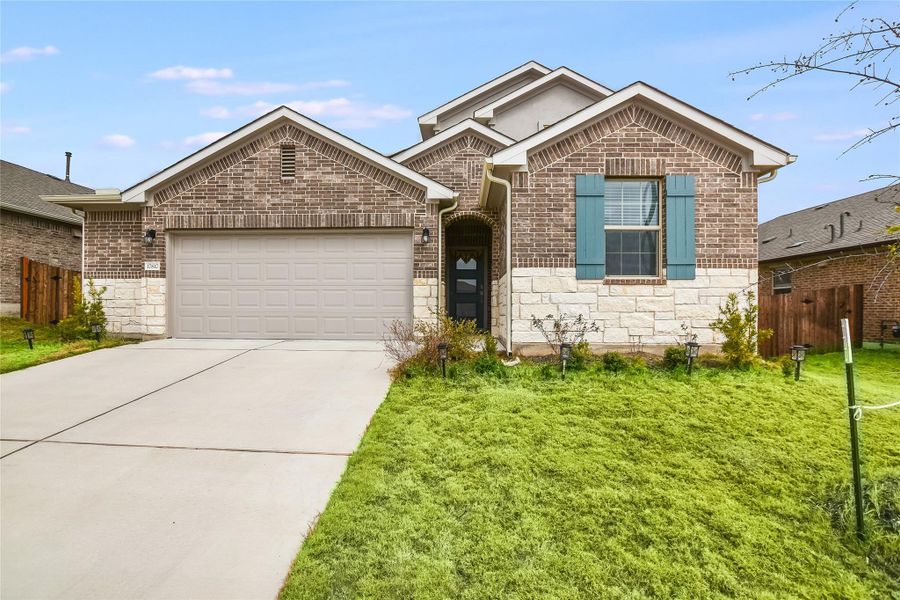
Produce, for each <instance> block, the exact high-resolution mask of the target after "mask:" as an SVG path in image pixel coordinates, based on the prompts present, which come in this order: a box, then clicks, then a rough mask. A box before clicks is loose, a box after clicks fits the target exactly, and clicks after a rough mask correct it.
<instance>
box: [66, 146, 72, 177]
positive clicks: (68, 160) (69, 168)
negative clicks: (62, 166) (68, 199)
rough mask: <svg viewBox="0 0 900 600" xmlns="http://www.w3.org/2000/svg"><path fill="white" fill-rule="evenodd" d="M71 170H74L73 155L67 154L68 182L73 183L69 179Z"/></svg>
mask: <svg viewBox="0 0 900 600" xmlns="http://www.w3.org/2000/svg"><path fill="white" fill-rule="evenodd" d="M71 169H72V153H71V152H66V181H72V180H71V179H69V175H70V170H71Z"/></svg>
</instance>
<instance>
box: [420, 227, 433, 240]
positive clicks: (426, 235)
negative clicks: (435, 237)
mask: <svg viewBox="0 0 900 600" xmlns="http://www.w3.org/2000/svg"><path fill="white" fill-rule="evenodd" d="M430 241H431V232H430V231H428V228H427V227H426V228H425V229H423V230H422V243H423V244H427V243H428V242H430Z"/></svg>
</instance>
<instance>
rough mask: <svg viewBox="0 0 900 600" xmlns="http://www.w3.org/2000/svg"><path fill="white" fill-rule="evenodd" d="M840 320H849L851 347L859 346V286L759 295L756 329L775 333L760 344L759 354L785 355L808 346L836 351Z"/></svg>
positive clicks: (861, 287) (861, 309) (861, 319)
mask: <svg viewBox="0 0 900 600" xmlns="http://www.w3.org/2000/svg"><path fill="white" fill-rule="evenodd" d="M844 318H847V319H849V320H850V332H851V337H852V338H853V344H854V345H855V346H858V345H860V344H862V326H863V286H862V284H857V285H850V286H848V285H845V286H840V287H833V288H827V289H823V290H811V291H808V292H802V291H793V292H791V293H789V294H775V295H772V296H761V297H760V299H759V328H760V329H771V330H773V331H774V332H775V333H774V334H773V335H772V337H771V338H769V340H767V341H766V342H765V343H764V344H761V345H760V348H759V351H760V354H762V355H763V356H765V357H771V356H780V355H782V354H788V353H789V352H790V351H791V346H793V345H795V344H801V345H809V346H810V347H811V351H812V352H828V351H832V350H840V349H841V319H844Z"/></svg>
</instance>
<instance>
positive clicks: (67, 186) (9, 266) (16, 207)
mask: <svg viewBox="0 0 900 600" xmlns="http://www.w3.org/2000/svg"><path fill="white" fill-rule="evenodd" d="M92 192H93V190H92V189H91V188H87V187H84V186H83V185H76V184H74V183H72V182H70V181H68V180H63V179H59V178H58V177H54V176H53V175H47V174H46V173H39V172H37V171H32V170H31V169H29V168H27V167H23V166H21V165H17V164H14V163H11V162H7V161H5V160H3V161H0V247H2V257H0V261H2V262H0V312H2V314H3V315H4V316H16V317H17V316H19V311H20V301H21V293H22V291H21V286H22V257H23V256H24V257H27V258H29V259H31V260H35V261H38V262H42V263H47V264H51V265H54V266H60V267H63V268H66V269H71V270H73V271H80V270H81V217H80V216H79V215H77V214H75V213H74V212H73V211H72V210H71V209H69V208H65V207H63V206H58V205H56V204H51V203H49V202H45V201H43V200H41V196H42V195H46V194H89V193H92Z"/></svg>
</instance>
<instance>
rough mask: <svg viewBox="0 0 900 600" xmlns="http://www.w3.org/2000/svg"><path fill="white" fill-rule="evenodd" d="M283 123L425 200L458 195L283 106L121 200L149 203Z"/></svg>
mask: <svg viewBox="0 0 900 600" xmlns="http://www.w3.org/2000/svg"><path fill="white" fill-rule="evenodd" d="M281 120H285V121H289V122H291V123H294V124H295V125H297V126H298V127H300V128H301V129H305V130H307V131H309V132H311V133H312V134H314V135H316V136H318V137H321V138H324V139H327V140H329V141H330V142H332V143H334V144H336V145H338V146H340V147H341V148H343V149H345V150H347V151H348V152H350V153H351V154H354V155H356V156H357V157H359V158H361V159H363V160H366V161H368V162H371V163H375V164H376V165H378V166H380V167H381V168H383V169H385V170H386V171H389V172H391V173H393V174H395V175H397V176H398V177H400V178H401V179H403V180H405V181H407V182H409V183H412V184H415V185H419V186H421V187H424V188H425V190H426V197H427V198H429V199H433V200H434V199H436V200H443V199H449V198H452V197H454V194H455V192H454V191H453V190H451V189H450V188H448V187H446V186H443V185H441V184H439V183H437V182H436V181H433V180H431V179H429V178H427V177H425V176H424V175H420V174H419V173H416V172H415V171H413V170H411V169H408V168H407V167H404V166H403V165H401V164H400V163H398V162H396V161H394V160H392V159H390V158H388V157H386V156H384V155H383V154H380V153H378V152H376V151H375V150H372V149H371V148H367V147H366V146H363V145H362V144H360V143H359V142H356V141H353V140H351V139H350V138H348V137H346V136H344V135H341V134H340V133H338V132H336V131H333V130H331V129H329V128H327V127H325V126H324V125H322V124H320V123H317V122H316V121H313V120H312V119H309V118H307V117H304V116H303V115H301V114H300V113H298V112H296V111H294V110H292V109H290V108H288V107H286V106H280V107H278V108H276V109H275V110H273V111H271V112H270V113H268V114H265V115H263V116H262V117H260V118H258V119H256V120H255V121H253V122H251V123H248V124H247V125H245V126H243V127H241V128H240V129H237V130H235V131H233V132H231V133H230V134H228V135H226V136H225V137H223V138H221V139H219V140H217V141H215V142H213V143H212V144H210V145H209V146H206V147H205V148H203V149H201V150H199V151H197V152H195V153H193V154H191V155H190V156H188V157H187V158H184V159H182V160H180V161H178V162H177V163H175V164H173V165H172V166H170V167H168V168H166V169H163V170H162V171H160V172H159V173H157V174H156V175H153V176H152V177H150V178H149V179H146V180H144V181H142V182H141V183H139V184H137V185H135V186H132V187H130V188H128V189H127V190H125V191H124V192H122V201H123V202H125V203H132V202H135V203H144V202H146V200H147V196H146V194H147V192H148V191H149V190H151V189H152V188H154V187H156V186H159V185H160V184H162V183H164V182H166V181H168V180H170V179H172V178H173V177H176V176H177V175H178V174H180V173H183V172H185V171H187V170H189V169H191V168H192V167H195V166H197V165H199V164H201V163H204V162H206V161H207V160H209V159H211V158H212V157H214V156H215V155H217V154H219V153H220V152H224V151H226V150H227V149H228V148H230V147H232V146H235V145H237V144H238V143H239V142H240V141H241V140H243V139H245V138H247V137H248V136H251V135H253V134H254V133H256V132H258V131H260V130H262V129H264V128H266V127H269V126H270V125H273V124H275V123H276V122H278V121H281Z"/></svg>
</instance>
